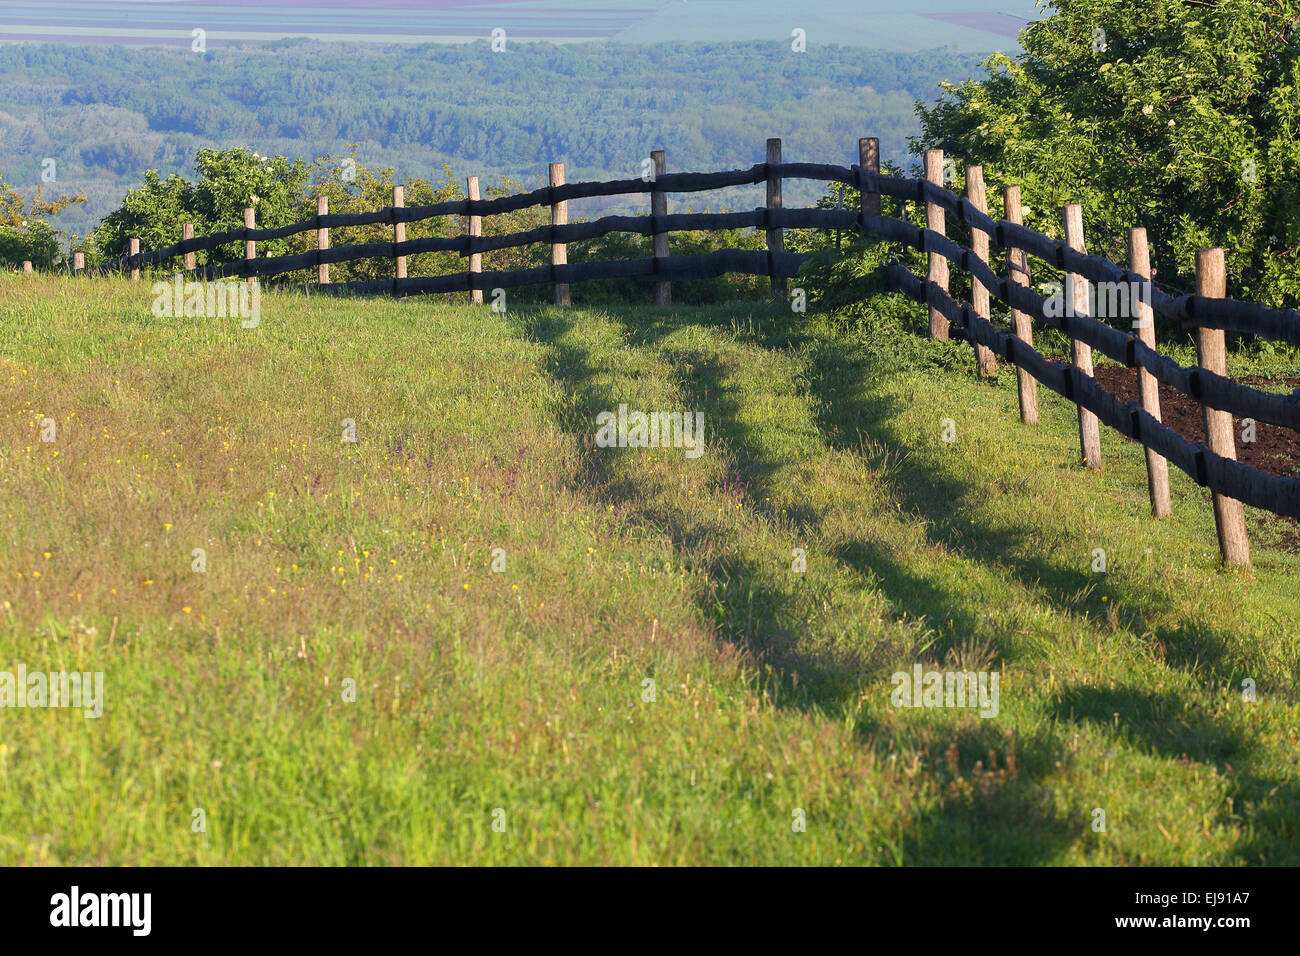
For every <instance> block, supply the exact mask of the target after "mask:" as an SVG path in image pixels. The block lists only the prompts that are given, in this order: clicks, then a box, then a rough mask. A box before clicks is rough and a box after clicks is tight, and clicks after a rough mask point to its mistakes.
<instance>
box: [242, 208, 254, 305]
mask: <svg viewBox="0 0 1300 956" xmlns="http://www.w3.org/2000/svg"><path fill="white" fill-rule="evenodd" d="M253 226H254V219H253V207H252V206H245V207H244V228H245V229H252V228H253ZM256 258H257V243H256V242H254V241H253V240H252V239H248V238H245V239H244V263H245V265H244V268H245V269H248V270H249V273H248V284H249V285H252V284H253V273H252V264H253V260H254V259H256Z"/></svg>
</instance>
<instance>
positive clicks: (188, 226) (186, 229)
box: [181, 222, 195, 272]
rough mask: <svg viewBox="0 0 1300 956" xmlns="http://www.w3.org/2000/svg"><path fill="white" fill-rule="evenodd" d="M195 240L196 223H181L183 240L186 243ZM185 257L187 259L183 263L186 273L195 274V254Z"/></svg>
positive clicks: (189, 253)
mask: <svg viewBox="0 0 1300 956" xmlns="http://www.w3.org/2000/svg"><path fill="white" fill-rule="evenodd" d="M193 238H194V223H192V222H183V223H181V240H182V241H184V240H186V239H193ZM184 255H185V258H184V259H183V260H182V263H183V265H184V268H185V271H186V272H193V271H194V265H195V261H194V253H192V252H187V253H185V254H184Z"/></svg>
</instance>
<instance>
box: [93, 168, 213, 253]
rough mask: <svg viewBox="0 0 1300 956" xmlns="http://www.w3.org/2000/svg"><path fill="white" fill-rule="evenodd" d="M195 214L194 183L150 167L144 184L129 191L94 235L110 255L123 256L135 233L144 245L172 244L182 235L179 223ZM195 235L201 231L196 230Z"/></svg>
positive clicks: (189, 219)
mask: <svg viewBox="0 0 1300 956" xmlns="http://www.w3.org/2000/svg"><path fill="white" fill-rule="evenodd" d="M194 218H195V215H194V186H193V184H191V183H187V182H186V181H185V180H184V179H182V178H181V177H180V176H175V175H172V176H168V177H167V178H166V179H164V178H163V177H162V176H160V175H159V174H158V171H157V170H156V169H150V170H147V171H146V172H145V174H144V184H143V185H142V186H140V187H139V188H137V189H132V190H130V191H129V192H128V193H127V194H126V196H125V198H124V199H123V200H122V205H121V206H120V207H119V208H117V209H115V210H113V212H111V213H109V214H108V215H107V216H106V217H105V218H104V220H103V222H101V223H100V224H99V226H98V228H96V229H95V231H94V237H95V241H96V244H97V245H98V246H99V248H100V249H101V250H102V251H103V252H104V253H105V254H106V255H107V256H109V257H116V256H122V255H126V253H127V250H128V249H129V248H130V246H129V241H130V239H131V237H132V236H138V237H139V239H140V248H142V249H157V248H160V247H162V246H169V245H171V244H172V243H173V242H175V241H176V240H177V239H179V238H180V225H179V224H180V223H182V222H186V221H193V219H194ZM196 230H197V225H196ZM196 235H201V233H198V232H197V231H196Z"/></svg>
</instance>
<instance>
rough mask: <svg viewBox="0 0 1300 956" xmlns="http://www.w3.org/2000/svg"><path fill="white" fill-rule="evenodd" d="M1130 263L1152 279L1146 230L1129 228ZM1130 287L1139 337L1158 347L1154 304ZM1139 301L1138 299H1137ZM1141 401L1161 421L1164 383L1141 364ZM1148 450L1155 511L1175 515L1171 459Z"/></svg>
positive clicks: (1163, 515)
mask: <svg viewBox="0 0 1300 956" xmlns="http://www.w3.org/2000/svg"><path fill="white" fill-rule="evenodd" d="M1128 265H1129V269H1130V270H1132V271H1133V273H1134V274H1135V275H1139V276H1141V277H1142V278H1144V279H1146V280H1147V281H1148V282H1150V281H1151V250H1150V248H1149V247H1148V245H1147V231H1146V230H1145V229H1130V230H1129V231H1128ZM1135 291H1136V290H1130V295H1129V302H1130V303H1131V308H1130V311H1132V312H1133V313H1134V315H1135V318H1134V321H1133V329H1134V331H1135V332H1136V333H1137V337H1138V339H1139V340H1140V341H1141V342H1142V343H1143V344H1144V345H1147V346H1149V347H1151V348H1155V347H1156V322H1155V313H1154V312H1153V311H1152V309H1151V303H1150V302H1148V301H1147V300H1146V299H1145V298H1144V297H1143V296H1141V295H1134V294H1133V293H1134V292H1135ZM1134 299H1136V300H1137V301H1136V302H1134V301H1133V300H1134ZM1137 376H1138V402H1139V404H1140V405H1141V406H1142V409H1143V411H1145V412H1147V414H1149V415H1150V416H1151V417H1152V418H1154V419H1155V420H1156V421H1160V386H1159V383H1158V382H1157V381H1156V378H1155V376H1154V375H1152V374H1151V373H1150V372H1148V371H1147V370H1146V369H1144V368H1143V367H1142V366H1140V365H1139V366H1138V370H1137ZM1146 453H1147V490H1148V491H1149V492H1150V494H1151V514H1152V515H1153V516H1154V517H1156V518H1168V517H1169V516H1170V515H1171V514H1173V508H1172V507H1171V505H1170V502H1169V462H1167V461H1165V457H1164V456H1163V455H1161V454H1159V453H1158V452H1156V451H1153V450H1152V449H1151V448H1147V449H1146Z"/></svg>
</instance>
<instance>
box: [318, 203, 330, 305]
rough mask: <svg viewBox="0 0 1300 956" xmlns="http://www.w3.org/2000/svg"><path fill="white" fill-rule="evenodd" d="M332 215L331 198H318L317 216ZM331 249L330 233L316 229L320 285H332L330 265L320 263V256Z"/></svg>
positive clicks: (324, 229)
mask: <svg viewBox="0 0 1300 956" xmlns="http://www.w3.org/2000/svg"><path fill="white" fill-rule="evenodd" d="M329 214H330V197H329V196H317V197H316V215H317V216H328V215H329ZM329 247H330V231H329V230H328V229H326V228H322V227H321V226H317V227H316V258H317V262H316V282H317V284H318V285H329V283H330V264H329V263H328V262H321V261H320V254H321V253H322V252H324V251H325V250H326V249H328V248H329Z"/></svg>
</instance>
